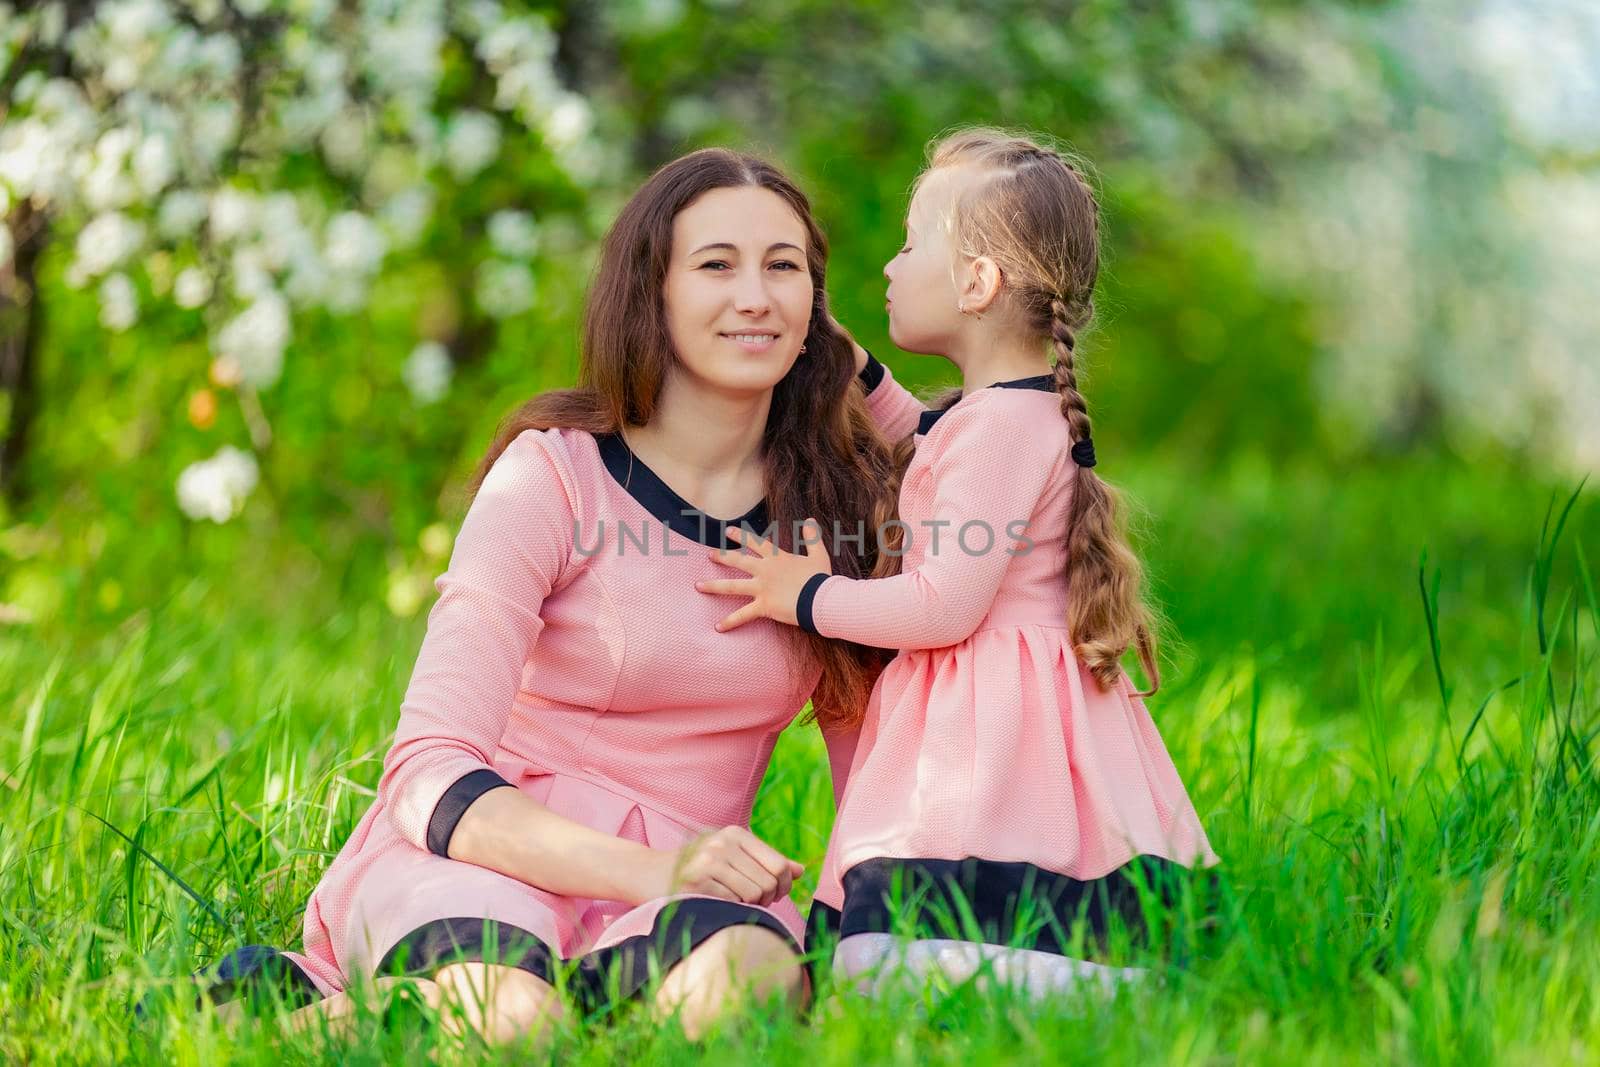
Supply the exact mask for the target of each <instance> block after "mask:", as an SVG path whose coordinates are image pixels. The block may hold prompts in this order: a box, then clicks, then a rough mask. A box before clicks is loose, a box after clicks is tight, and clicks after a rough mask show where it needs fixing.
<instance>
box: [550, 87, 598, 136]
mask: <svg viewBox="0 0 1600 1067" xmlns="http://www.w3.org/2000/svg"><path fill="white" fill-rule="evenodd" d="M593 124H594V115H593V112H591V111H590V109H589V102H588V101H586V100H585V99H584V98H583V97H581V96H579V95H578V94H577V93H562V95H561V101H560V102H559V103H558V104H556V106H555V107H553V108H551V109H550V111H549V112H548V114H547V115H546V116H545V120H544V122H543V123H542V124H541V129H543V130H544V135H545V137H546V138H548V139H549V141H550V143H551V144H552V145H554V146H556V147H557V148H565V147H568V146H571V145H574V144H576V143H577V142H578V141H580V140H581V139H582V138H583V137H584V136H586V135H587V134H588V133H589V130H590V127H591V126H593Z"/></svg>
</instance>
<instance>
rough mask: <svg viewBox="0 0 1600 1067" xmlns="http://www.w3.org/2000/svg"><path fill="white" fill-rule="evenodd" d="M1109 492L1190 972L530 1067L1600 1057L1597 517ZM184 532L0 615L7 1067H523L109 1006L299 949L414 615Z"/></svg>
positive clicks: (572, 1055) (377, 1023) (1362, 498)
mask: <svg viewBox="0 0 1600 1067" xmlns="http://www.w3.org/2000/svg"><path fill="white" fill-rule="evenodd" d="M1118 480H1119V482H1120V484H1123V485H1126V486H1129V487H1132V488H1133V489H1134V490H1135V492H1136V493H1137V495H1138V496H1139V498H1140V499H1141V500H1142V501H1143V502H1144V503H1145V505H1146V506H1147V508H1148V512H1149V518H1148V519H1147V520H1146V521H1145V523H1144V537H1145V539H1146V544H1147V551H1148V558H1149V560H1150V565H1151V568H1152V571H1153V574H1154V578H1155V587H1156V591H1157V594H1158V597H1159V599H1160V601H1161V603H1162V604H1163V606H1164V608H1165V610H1166V612H1167V614H1168V616H1169V619H1170V622H1171V628H1172V630H1173V632H1174V635H1175V637H1176V638H1178V640H1175V641H1171V642H1169V644H1168V654H1169V655H1168V667H1167V671H1166V678H1165V683H1166V684H1165V685H1164V687H1163V689H1162V692H1161V693H1160V694H1159V695H1158V696H1157V697H1156V698H1155V699H1154V700H1153V701H1152V704H1151V708H1152V711H1153V713H1154V715H1155V718H1156V721H1157V723H1158V724H1159V726H1160V728H1161V730H1162V732H1163V734H1164V736H1165V738H1166V740H1167V743H1168V746H1169V748H1170V750H1171V752H1172V754H1173V758H1174V759H1175V761H1176V762H1177V765H1178V768H1179V771H1180V772H1181V773H1182V774H1183V776H1184V779H1185V781H1186V783H1187V784H1188V786H1189V789H1190V792H1191V795H1192V796H1193V798H1194V800H1195V804H1196V806H1197V808H1198V809H1199V812H1200V814H1201V817H1202V818H1203V819H1204V820H1205V821H1206V825H1207V828H1208V831H1209V833H1210V835H1211V840H1212V844H1213V846H1214V847H1215V848H1216V850H1217V852H1218V853H1219V854H1220V855H1221V856H1222V857H1223V859H1224V863H1225V878H1224V883H1223V899H1222V906H1221V910H1220V912H1219V914H1218V915H1216V916H1215V917H1214V918H1213V919H1212V920H1211V921H1209V922H1208V923H1205V924H1203V925H1201V926H1199V927H1198V928H1197V927H1195V925H1194V919H1193V918H1192V917H1181V916H1180V917H1177V918H1176V919H1175V920H1174V922H1175V927H1176V929H1177V930H1178V932H1179V933H1181V934H1183V936H1185V937H1186V938H1188V937H1194V936H1198V937H1199V938H1200V943H1201V944H1202V945H1203V946H1204V951H1203V952H1202V954H1201V955H1200V957H1199V958H1198V959H1196V960H1194V961H1193V962H1192V964H1191V965H1190V966H1188V967H1187V968H1185V969H1181V970H1179V969H1167V970H1165V971H1164V972H1163V973H1164V976H1165V982H1164V983H1163V984H1160V985H1157V984H1154V983H1152V984H1150V985H1148V986H1145V987H1143V988H1137V989H1133V990H1129V991H1125V992H1124V993H1122V994H1120V995H1119V997H1118V998H1117V999H1116V1000H1115V1001H1112V1002H1109V1003H1100V1002H1087V1001H1083V1000H1075V999H1066V1000H1063V1001H1062V1002H1060V1003H1057V1004H1052V1005H1049V1006H1047V1007H1040V1006H1037V1005H1033V1004H1030V1003H1027V1002H1025V1001H1023V1000H1020V999H1017V998H1015V997H1012V996H1008V995H1005V994H1004V993H998V992H990V991H980V990H977V989H975V988H971V987H960V988H954V989H930V990H928V991H926V993H924V994H922V995H919V996H917V997H915V998H909V999H904V1000H899V1001H891V1002H867V1001H862V1000H859V999H856V998H845V997H840V998H833V999H832V1000H831V1002H829V1003H827V1004H825V1005H823V1008H824V1010H823V1011H822V1012H820V1013H819V1016H818V1018H816V1019H814V1020H812V1021H810V1022H804V1021H797V1020H791V1019H788V1018H785V1017H782V1016H778V1015H771V1014H763V1013H760V1012H754V1013H752V1014H751V1015H750V1016H748V1017H746V1018H745V1019H744V1020H743V1022H742V1025H739V1026H736V1027H732V1028H729V1029H727V1030H725V1031H724V1032H722V1033H719V1034H717V1035H715V1036H713V1037H712V1038H710V1039H708V1041H707V1042H706V1043H704V1044H701V1045H694V1044H690V1043H689V1042H687V1041H685V1040H684V1038H683V1037H682V1035H681V1033H678V1032H676V1031H675V1029H674V1028H673V1027H672V1026H670V1025H669V1026H665V1027H663V1026H660V1025H656V1024H653V1023H651V1022H650V1021H649V1020H648V1019H646V1018H645V1017H644V1016H643V1015H642V1013H639V1012H637V1011H628V1010H623V1011H621V1012H618V1013H615V1014H614V1015H613V1016H611V1017H608V1018H606V1019H604V1020H590V1021H588V1022H587V1023H585V1024H583V1025H580V1026H576V1027H574V1028H572V1029H571V1030H570V1031H567V1032H563V1033H562V1034H561V1035H560V1036H559V1037H558V1039H557V1042H556V1044H555V1046H554V1047H553V1050H552V1052H551V1053H550V1054H552V1055H555V1056H557V1057H559V1058H561V1059H563V1060H571V1061H573V1062H579V1063H607V1064H609V1063H612V1062H621V1061H634V1062H638V1061H650V1062H655V1061H661V1062H672V1061H676V1060H691V1059H698V1058H700V1057H704V1056H710V1057H715V1058H717V1059H719V1060H724V1061H729V1062H750V1061H754V1060H787V1061H790V1062H806V1063H810V1064H818V1065H821V1064H829V1063H840V1064H852V1065H854V1064H862V1063H869V1062H871V1063H876V1062H904V1063H922V1062H927V1061H933V1062H947V1063H960V1064H971V1063H974V1062H984V1061H987V1060H990V1059H1001V1058H1007V1059H1010V1058H1016V1059H1024V1060H1060V1061H1065V1062H1085V1063H1094V1064H1109V1063H1151V1062H1171V1061H1181V1062H1194V1061H1207V1062H1219V1063H1220V1062H1235V1061H1251V1062H1271V1063H1277V1062H1294V1063H1296V1064H1302V1065H1309V1064H1318V1063H1346V1062H1368V1061H1371V1060H1373V1059H1387V1060H1398V1061H1404V1062H1449V1063H1458V1062H1476V1061H1483V1062H1490V1061H1492V1062H1495V1063H1508V1062H1509V1063H1518V1062H1526V1063H1535V1062H1537V1063H1546V1062H1597V1061H1600V999H1597V997H1596V993H1595V991H1596V989H1600V953H1597V952H1596V949H1595V946H1596V945H1597V944H1600V781H1597V778H1596V767H1595V751H1596V739H1597V734H1600V699H1597V697H1596V688H1595V687H1596V683H1597V676H1596V669H1595V662H1596V653H1597V651H1600V634H1597V627H1600V604H1597V599H1596V583H1595V581H1594V580H1593V577H1592V576H1593V573H1594V569H1595V565H1596V564H1597V563H1600V508H1597V507H1596V506H1595V499H1594V493H1593V492H1592V491H1591V492H1588V493H1586V494H1585V495H1583V496H1580V497H1578V498H1577V501H1576V503H1575V505H1574V506H1573V507H1572V509H1571V511H1570V513H1569V514H1568V515H1567V518H1566V522H1565V524H1564V527H1563V529H1562V532H1561V535H1560V538H1559V540H1557V539H1556V538H1555V537H1554V531H1555V528H1556V526H1557V525H1558V519H1559V518H1560V516H1561V515H1562V514H1563V509H1564V505H1565V504H1566V502H1567V500H1568V498H1569V496H1570V495H1571V493H1572V487H1571V486H1566V487H1562V486H1559V485H1548V484H1546V485H1541V484H1533V483H1530V482H1528V481H1527V480H1526V478H1525V477H1524V475H1523V474H1522V473H1521V472H1517V471H1497V472H1484V471H1481V470H1476V469H1470V468H1468V467H1466V466H1464V465H1461V464H1459V463H1457V462H1455V461H1452V460H1449V459H1444V458H1435V459H1431V460H1427V461H1422V460H1415V461H1406V462H1395V463H1393V464H1390V465H1386V466H1382V467H1363V468H1358V469H1352V470H1350V471H1345V472H1336V473H1330V472H1328V471H1325V470H1324V471H1316V470H1306V471H1301V470H1295V469H1287V470H1286V469H1277V468H1274V467H1273V466H1271V465H1270V464H1268V463H1267V462H1266V461H1264V460H1261V461H1251V460H1241V461H1237V462H1234V463H1231V464H1230V465H1227V466H1225V467H1218V468H1201V467H1199V466H1195V465H1185V464H1181V463H1179V464H1174V463H1157V462H1154V461H1143V462H1142V463H1141V464H1139V465H1137V466H1134V467H1132V468H1130V469H1127V470H1125V471H1124V472H1123V473H1122V474H1121V476H1120V477H1119V479H1118ZM1552 504H1553V508H1552ZM1541 526H1544V528H1545V533H1544V535H1543V536H1542V537H1541ZM59 534H60V535H61V536H71V532H70V531H60V532H59ZM213 535H215V536H217V537H223V536H226V533H225V531H210V530H204V529H202V530H197V531H195V535H194V536H195V537H196V538H207V537H212V536H213ZM203 547H204V546H200V547H196V546H193V545H191V546H189V547H188V548H187V549H185V550H180V549H179V547H178V546H176V545H174V546H173V547H172V550H171V552H169V553H166V556H167V558H166V559H165V561H164V567H166V568H170V570H165V569H164V570H162V571H161V572H160V573H159V574H153V575H141V576H129V581H128V582H127V583H126V584H128V585H129V587H131V588H147V587H150V586H152V585H154V586H160V587H164V588H165V590H166V592H165V593H164V594H163V595H162V596H161V597H159V598H151V602H150V603H148V604H143V605H141V604H137V603H135V604H129V605H125V606H123V607H122V608H120V610H118V611H117V612H115V613H111V614H108V613H107V612H105V611H93V610H89V609H88V608H83V609H82V610H78V609H76V608H75V606H74V603H73V600H72V598H70V597H69V598H68V599H67V602H66V604H65V606H64V608H63V611H62V612H61V613H60V614H59V615H58V616H56V617H55V618H46V619H41V620H39V621H38V622H37V623H35V624H32V625H11V626H9V627H0V1059H3V1060H5V1061H7V1062H23V1063H29V1062H54V1061H69V1062H79V1061H83V1062H104V1061H112V1060H141V1061H142V1060H153V1061H161V1062H179V1063H211V1062H217V1061H219V1060H223V1059H236V1060H239V1061H241V1062H255V1061H262V1062H273V1063H283V1062H301V1061H309V1060H320V1059H323V1058H329V1057H334V1056H337V1057H338V1058H340V1059H342V1060H345V1061H348V1062H392V1061H395V1060H398V1059H401V1058H402V1057H406V1058H413V1057H419V1056H421V1055H424V1054H427V1055H432V1056H434V1057H435V1058H437V1059H439V1060H441V1061H446V1062H455V1061H458V1060H460V1061H471V1062H479V1061H484V1060H495V1059H497V1058H505V1059H515V1058H516V1055H515V1052H514V1051H513V1052H509V1053H508V1052H501V1053H498V1054H497V1053H492V1052H490V1051H488V1050H483V1049H478V1048H472V1047H465V1046H461V1045H458V1044H455V1043H452V1042H451V1041H450V1040H448V1039H446V1038H444V1037H442V1036H441V1034H440V1032H439V1030H438V1028H437V1027H436V1026H434V1025H432V1024H431V1023H430V1021H429V1019H428V1018H427V1017H426V1013H425V1012H424V1011H422V1010H419V1009H391V1010H390V1011H389V1013H388V1015H387V1016H384V1015H379V1014H377V1013H374V1014H372V1015H371V1016H370V1017H367V1018H365V1019H364V1020H363V1021H362V1022H361V1023H360V1024H359V1026H358V1030H357V1034H356V1036H355V1037H354V1038H353V1039H350V1040H348V1041H335V1040H331V1039H328V1038H325V1037H322V1036H309V1037H305V1036H302V1037H294V1038H290V1037H287V1036H285V1035H284V1034H283V1033H282V1032H281V1030H280V1028H279V1025H278V1021H277V1020H276V1019H275V1018H274V1017H273V1016H272V1015H270V1014H268V1015H265V1016H262V1017H257V1018H253V1019H249V1020H247V1021H246V1022H245V1023H244V1024H242V1025H241V1026H240V1027H238V1028H236V1029H234V1030H231V1031H230V1030H228V1029H227V1028H225V1027H223V1026H222V1025H220V1024H219V1023H218V1022H217V1021H216V1019H215V1017H214V1016H213V1015H212V1014H211V1013H209V1012H205V1013H196V1012H189V1011H184V1010H181V1009H180V1008H178V1007H177V1006H176V1004H175V998H168V999H167V1000H165V1001H164V1002H163V1003H162V1004H161V1005H160V1006H159V1007H158V1008H157V1009H156V1010H155V1011H154V1013H153V1015H152V1017H151V1018H150V1019H149V1020H148V1021H147V1022H145V1023H144V1024H140V1025H135V1024H134V1022H133V1021H132V1019H131V1017H130V1005H131V1004H132V1002H133V1001H134V1000H136V999H138V998H139V997H141V996H143V995H144V994H146V993H147V992H149V991H150V990H152V989H163V990H171V989H172V988H173V983H172V981H171V980H172V979H173V978H174V977H175V976H181V975H184V974H186V973H188V972H190V971H192V970H193V969H194V968H195V967H197V966H199V965H201V964H203V963H206V962H208V961H210V960H213V959H215V958H216V957H218V956H219V955H221V954H222V953H224V952H226V951H228V950H229V949H231V948H232V947H235V946H237V945H238V944H241V943H245V942H265V943H272V944H279V945H285V946H288V945H295V944H297V943H298V940H299V920H300V909H301V908H302V907H303V905H304V902H305V900H306V897H307V895H308V894H309V893H310V891H311V889H312V887H313V886H314V885H315V883H316V880H317V878H318V875H319V873H320V872H321V870H322V869H323V867H324V866H325V865H326V863H327V861H328V860H329V859H330V858H331V857H332V855H333V854H334V852H335V851H336V850H337V849H338V847H339V846H340V844H341V843H342V841H343V839H344V837H345V835H346V834H347V833H348V832H349V830H350V829H351V828H352V826H353V825H354V823H355V821H356V819H357V818H358V817H359V815H360V813H361V811H362V810H363V809H364V808H365V806H366V805H367V804H368V803H369V801H370V798H371V797H372V795H373V785H374V784H375V782H376V780H377V778H378V773H379V762H380V760H381V758H382V755H383V752H384V750H385V747H386V745H387V741H388V736H389V734H390V732H391V731H392V729H393V725H394V720H395V716H396V714H397V712H398V707H399V703H400V697H401V694H402V693H403V691H404V688H405V685H406V682H407V678H408V674H409V671H410V667H411V663H412V660H413V657H414V656H415V654H416V649H417V646H418V643H419V642H420V639H421V636H422V629H423V623H424V617H425V614H426V612H425V610H424V611H422V612H419V613H418V614H417V615H416V616H414V617H412V618H409V619H403V620H402V619H396V618H395V617H394V616H393V615H392V614H391V613H390V611H389V610H388V608H387V607H386V606H385V602H384V598H383V596H382V593H381V590H378V591H363V592H360V593H352V592H351V591H350V590H349V589H348V588H342V585H343V584H344V583H340V582H337V581H326V582H322V583H320V584H319V583H318V582H314V581H307V580H298V579H296V577H295V576H294V575H287V576H286V575H284V574H282V573H279V572H278V571H277V570H276V569H275V566H276V565H275V563H274V560H275V559H276V557H273V556H271V555H270V554H264V555H262V556H260V557H259V558H258V557H256V556H253V555H251V554H250V553H249V552H243V551H241V552H237V553H235V554H234V556H233V557H232V558H228V557H227V555H226V553H218V552H204V551H201V549H202V548H203ZM1424 552H1425V553H1426V560H1425V562H1424V559H1423V557H1424ZM150 555H151V556H152V557H153V558H157V559H160V558H162V553H160V552H154V553H150ZM219 556H220V557H222V558H221V562H218V559H219ZM199 559H204V560H206V562H205V563H204V564H201V565H198V570H192V569H189V568H191V567H193V566H195V564H194V563H193V562H192V561H194V560H199ZM3 562H4V559H3V557H0V564H3ZM297 581H298V584H296V583H297ZM286 590H292V591H293V595H288V594H287V593H286V592H285V591H286ZM1002 710H1003V709H996V711H997V713H1000V712H1001V711H1002ZM830 818H831V791H830V788H829V784H828V778H827V770H826V763H825V761H824V759H823V754H822V748H821V745H820V742H819V741H818V739H817V738H816V737H815V735H814V733H813V732H811V731H808V730H802V729H799V728H795V729H791V730H790V731H789V732H788V733H787V734H786V735H785V736H784V739H783V741H782V742H781V744H780V745H779V748H778V751H777V754H776V756H775V758H774V761H773V764H772V767H771V770H770V772H769V774H768V777H767V779H766V782H765V784H764V786H763V789H762V793H761V795H760V798H759V800H758V803H757V810H756V815H755V821H754V828H755V830H756V832H757V833H758V834H760V835H761V836H762V837H764V838H766V839H767V840H769V841H771V842H772V843H773V844H774V845H775V846H777V847H778V848H780V849H783V850H785V851H787V852H788V853H789V854H790V855H793V856H795V857H796V858H797V859H800V860H801V861H802V862H805V863H806V864H807V865H808V878H811V877H814V872H815V870H816V867H817V865H818V862H819V861H820V859H821V855H822V851H823V845H824V842H825V840H826V837H827V830H828V826H829V821H830ZM180 880H181V882H182V883H184V884H186V885H187V886H188V887H191V888H192V889H193V890H194V891H195V893H197V894H198V897H199V898H200V900H201V901H203V902H204V903H203V904H202V903H201V902H199V901H197V900H195V899H193V898H191V897H190V896H189V895H188V893H186V892H185V890H184V889H183V888H182V887H181V886H180V884H179V883H180ZM811 884H812V883H811V882H810V881H808V882H806V883H805V884H804V885H803V886H802V887H800V888H799V889H797V895H799V896H802V897H804V896H806V895H808V893H809V890H810V886H811ZM1151 962H1155V963H1156V964H1157V966H1159V961H1158V960H1155V959H1154V958H1152V960H1151Z"/></svg>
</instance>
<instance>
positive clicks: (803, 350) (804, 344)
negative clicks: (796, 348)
mask: <svg viewBox="0 0 1600 1067" xmlns="http://www.w3.org/2000/svg"><path fill="white" fill-rule="evenodd" d="M800 354H801V355H802V356H803V355H805V354H806V343H805V342H804V341H801V342H800Z"/></svg>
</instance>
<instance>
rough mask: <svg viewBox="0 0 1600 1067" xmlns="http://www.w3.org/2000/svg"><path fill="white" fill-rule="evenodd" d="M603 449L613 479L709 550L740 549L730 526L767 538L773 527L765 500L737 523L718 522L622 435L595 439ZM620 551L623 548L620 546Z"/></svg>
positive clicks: (668, 526)
mask: <svg viewBox="0 0 1600 1067" xmlns="http://www.w3.org/2000/svg"><path fill="white" fill-rule="evenodd" d="M594 440H595V444H596V445H598V446H599V449H600V459H601V461H602V462H603V463H604V464H605V466H606V470H607V472H609V473H610V475H611V477H612V479H613V480H614V481H616V483H617V484H618V485H620V486H621V487H622V489H623V491H624V492H626V493H627V494H628V495H629V496H631V497H633V499H634V500H636V501H638V503H639V505H640V506H641V507H643V508H644V509H645V510H646V511H648V512H649V513H650V514H651V515H653V516H655V518H656V519H658V520H660V521H661V522H663V523H665V524H666V526H667V528H668V529H670V530H672V531H674V532H675V533H678V534H680V535H682V536H684V537H687V538H688V539H689V540H691V541H696V542H699V543H700V544H702V545H705V546H706V547H707V548H730V549H731V548H737V547H738V545H737V544H735V543H734V542H733V541H730V540H728V535H727V534H726V533H725V532H724V531H725V530H726V528H727V527H729V526H737V527H740V528H743V529H750V530H754V531H755V532H757V533H760V534H762V535H766V534H767V532H768V530H767V526H768V525H769V523H770V520H769V518H768V517H767V502H766V501H765V500H763V501H761V502H760V503H758V504H756V506H755V507H753V508H751V509H750V510H749V511H747V512H745V513H744V514H743V515H740V516H739V517H738V518H737V519H718V518H713V517H712V516H710V515H707V514H706V513H705V512H703V511H701V510H700V509H699V508H697V507H695V506H694V505H693V504H691V503H689V502H688V501H687V500H685V499H683V497H681V496H679V495H678V494H677V492H676V491H675V490H674V489H673V488H672V487H671V486H670V485H668V484H667V483H666V482H664V481H662V479H661V476H660V475H659V474H657V473H656V472H655V471H653V470H651V469H650V468H649V467H647V466H645V464H644V461H643V460H641V459H640V458H639V457H638V456H636V455H634V454H633V450H632V449H631V448H629V447H628V442H627V441H624V440H623V439H622V435H621V434H620V433H605V434H595V435H594ZM619 547H620V546H619Z"/></svg>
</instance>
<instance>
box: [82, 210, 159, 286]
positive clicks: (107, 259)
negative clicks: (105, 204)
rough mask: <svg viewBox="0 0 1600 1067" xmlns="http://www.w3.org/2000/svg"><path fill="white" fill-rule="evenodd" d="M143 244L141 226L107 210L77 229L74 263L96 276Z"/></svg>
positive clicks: (122, 215)
mask: <svg viewBox="0 0 1600 1067" xmlns="http://www.w3.org/2000/svg"><path fill="white" fill-rule="evenodd" d="M143 243H144V226H143V225H141V224H140V223H137V222H135V221H134V220H132V219H130V218H128V216H126V215H124V214H122V213H121V212H119V211H108V212H106V213H105V214H103V215H97V216H95V217H94V218H93V219H91V220H90V221H89V222H88V224H87V225H85V226H84V228H83V229H81V230H79V231H78V243H77V246H76V252H77V259H76V262H75V264H74V266H75V267H76V268H77V270H79V271H81V272H82V273H83V274H85V275H87V276H88V277H91V278H93V277H98V276H99V275H101V274H104V273H105V272H106V271H108V270H111V269H112V268H113V267H116V266H119V265H120V264H121V263H122V262H123V261H124V260H126V259H127V258H128V257H129V256H131V255H133V253H135V252H136V251H138V250H139V246H140V245H141V244H143Z"/></svg>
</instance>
